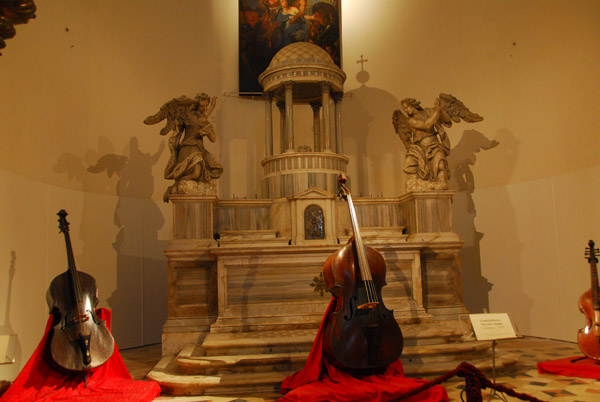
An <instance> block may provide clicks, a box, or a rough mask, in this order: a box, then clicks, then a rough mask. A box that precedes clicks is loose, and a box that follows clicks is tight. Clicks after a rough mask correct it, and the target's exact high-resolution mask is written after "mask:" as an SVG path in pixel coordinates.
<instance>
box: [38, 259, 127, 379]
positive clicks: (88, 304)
mask: <svg viewBox="0 0 600 402" xmlns="http://www.w3.org/2000/svg"><path fill="white" fill-rule="evenodd" d="M77 275H78V279H79V283H80V284H81V296H82V301H83V306H84V308H83V309H82V310H83V311H82V314H80V309H79V308H78V306H77V303H76V302H75V296H74V294H73V286H72V279H71V272H70V271H66V272H63V273H62V274H60V275H58V276H57V277H56V278H54V280H53V281H52V283H51V284H50V287H49V288H48V292H47V293H46V301H47V302H48V307H49V308H50V313H51V314H52V315H53V317H54V320H53V323H52V325H53V326H52V332H51V340H50V356H51V358H52V360H53V361H54V362H55V363H56V364H58V365H59V366H60V367H62V368H64V369H66V370H69V371H86V370H91V369H93V368H96V367H98V366H100V365H102V364H103V363H105V362H106V361H107V360H108V359H109V358H110V357H111V356H112V353H113V351H114V344H115V341H114V339H113V336H112V334H111V333H110V331H109V329H108V327H107V326H106V322H105V321H104V320H101V319H99V318H98V316H97V315H96V312H95V311H94V308H95V307H96V306H97V305H98V290H97V289H98V288H97V287H96V280H95V279H94V278H93V277H92V276H91V275H89V274H86V273H85V272H80V271H77ZM82 342H87V347H86V346H85V345H82ZM86 349H87V351H86ZM88 353H89V355H88V356H85V355H86V354H88ZM88 359H89V362H88V361H87V360H88Z"/></svg>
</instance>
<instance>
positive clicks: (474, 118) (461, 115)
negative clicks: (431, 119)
mask: <svg viewBox="0 0 600 402" xmlns="http://www.w3.org/2000/svg"><path fill="white" fill-rule="evenodd" d="M439 100H440V106H441V109H442V112H441V113H440V119H439V121H440V122H441V123H442V124H443V125H444V126H446V127H452V122H455V123H460V122H461V120H464V121H466V122H467V123H476V122H478V121H481V120H483V117H481V116H480V115H478V114H477V113H473V112H471V111H470V110H469V109H468V108H467V107H466V106H465V105H464V103H462V102H461V101H459V100H458V99H456V98H455V97H454V96H452V95H449V94H440V96H439Z"/></svg>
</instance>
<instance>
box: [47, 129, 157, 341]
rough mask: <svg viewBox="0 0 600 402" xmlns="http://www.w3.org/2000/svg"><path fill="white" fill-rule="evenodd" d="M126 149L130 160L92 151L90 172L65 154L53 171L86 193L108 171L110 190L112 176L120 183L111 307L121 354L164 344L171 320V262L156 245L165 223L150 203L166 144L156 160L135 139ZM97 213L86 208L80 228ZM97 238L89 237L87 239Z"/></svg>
mask: <svg viewBox="0 0 600 402" xmlns="http://www.w3.org/2000/svg"><path fill="white" fill-rule="evenodd" d="M99 143H100V144H102V146H101V148H104V149H111V150H113V149H114V147H113V146H112V144H110V142H109V141H108V140H107V139H105V138H102V139H100V140H99ZM128 148H129V149H128V154H127V155H119V154H117V153H114V152H110V153H104V154H102V153H101V152H94V151H88V153H93V154H95V155H99V156H98V157H96V158H93V157H89V156H88V158H86V159H96V160H97V162H96V163H95V164H94V165H92V166H89V167H87V169H86V168H85V166H84V162H83V159H82V158H80V157H78V156H75V155H72V154H63V155H61V156H60V158H59V161H58V163H57V165H56V166H55V168H54V170H55V171H57V172H60V173H66V174H67V175H68V177H69V178H70V179H77V180H79V181H81V182H82V183H83V184H84V186H83V189H84V191H86V190H88V191H89V189H90V187H92V186H95V187H98V185H97V183H95V182H97V181H99V180H100V179H99V178H92V177H90V173H92V174H100V173H102V172H105V173H106V177H107V180H106V182H107V183H105V184H109V185H114V180H112V181H111V180H110V179H111V178H112V177H113V176H115V177H116V179H117V181H116V194H117V196H118V201H117V205H116V207H115V211H114V215H113V222H114V224H115V226H117V228H118V230H119V231H118V233H117V236H116V239H115V241H114V243H112V246H113V248H114V249H115V251H116V264H117V266H116V275H117V285H116V290H115V291H114V292H113V293H112V295H111V296H110V297H109V298H108V304H109V306H110V308H111V310H112V312H113V314H112V319H111V321H112V324H111V325H112V328H111V330H112V332H113V335H114V336H115V340H116V341H117V344H118V345H119V347H120V348H121V349H124V348H128V347H135V346H142V345H147V344H152V343H158V342H160V339H161V334H162V324H163V323H164V321H165V319H166V316H167V263H166V258H165V256H164V255H163V253H162V250H163V249H164V248H165V245H166V244H165V241H160V240H158V230H159V229H160V228H161V227H162V226H163V224H164V218H163V216H162V214H161V212H160V210H159V208H158V206H157V205H156V203H155V202H154V200H153V199H152V194H153V192H154V179H153V177H152V166H153V165H155V164H156V163H157V162H158V160H159V157H160V155H161V154H162V152H163V151H164V142H162V143H161V147H160V149H159V150H158V151H157V152H156V153H154V154H153V155H152V154H147V153H144V152H142V151H141V150H140V149H139V144H138V139H137V138H136V137H132V138H131V139H130V141H129V147H128ZM86 212H87V213H86ZM94 213H95V212H94V211H86V208H85V205H84V214H83V220H84V223H82V226H85V227H88V228H89V226H91V225H90V223H87V224H86V223H85V221H88V222H92V220H93V219H95V217H93V215H94ZM86 238H88V237H86ZM93 238H94V236H93V235H90V237H89V239H93ZM111 268H112V267H109V268H108V269H111Z"/></svg>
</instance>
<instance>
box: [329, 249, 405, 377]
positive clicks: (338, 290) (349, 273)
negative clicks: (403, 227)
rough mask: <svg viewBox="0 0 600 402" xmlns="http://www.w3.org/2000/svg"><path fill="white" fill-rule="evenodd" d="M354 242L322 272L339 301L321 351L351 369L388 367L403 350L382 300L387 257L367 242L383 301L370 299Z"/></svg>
mask: <svg viewBox="0 0 600 402" xmlns="http://www.w3.org/2000/svg"><path fill="white" fill-rule="evenodd" d="M355 247H356V246H355V243H354V241H352V240H351V241H350V242H349V243H348V244H346V246H344V247H343V248H342V249H341V250H339V251H338V252H336V253H335V254H333V255H332V256H330V257H329V258H328V260H327V261H326V263H325V265H324V267H323V275H324V277H325V283H326V286H327V289H328V290H329V291H330V292H331V293H332V295H333V296H334V298H335V304H334V307H333V309H332V311H331V312H330V315H329V316H328V317H327V325H326V327H325V331H324V336H323V352H324V354H325V356H326V358H327V359H328V360H329V361H330V362H331V363H332V364H334V365H335V366H338V367H340V368H343V369H350V370H365V369H367V370H371V369H377V368H385V367H387V366H388V365H389V364H391V363H393V362H394V361H396V360H397V359H398V358H399V357H400V355H401V354H402V349H403V346H404V341H403V337H402V331H401V330H400V327H399V326H398V323H397V322H396V320H395V318H394V314H393V312H392V311H391V310H388V309H387V308H386V307H385V305H384V304H383V301H382V298H381V288H382V287H383V286H384V285H385V284H386V282H385V274H386V266H385V261H384V259H383V257H382V256H381V254H380V253H379V252H378V251H377V250H375V249H373V248H371V247H368V246H365V247H364V248H365V254H366V257H367V259H368V261H369V267H370V268H371V274H372V279H373V282H374V284H375V290H376V293H377V297H378V300H379V304H378V305H377V306H375V307H372V308H358V306H362V305H364V304H365V303H367V296H366V293H367V291H366V289H365V286H364V282H363V281H362V278H361V275H360V269H359V268H358V259H357V255H356V250H355Z"/></svg>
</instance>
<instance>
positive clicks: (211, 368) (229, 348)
mask: <svg viewBox="0 0 600 402" xmlns="http://www.w3.org/2000/svg"><path fill="white" fill-rule="evenodd" d="M402 330H403V334H404V339H405V347H404V350H403V353H402V363H403V365H404V370H405V374H406V376H407V377H415V378H427V377H429V378H433V377H435V376H436V375H439V374H442V373H445V372H448V371H450V370H452V369H454V368H456V366H457V365H458V364H459V363H460V362H462V361H467V362H469V363H471V364H473V365H475V366H476V367H478V368H480V369H481V370H488V369H491V367H492V356H491V349H490V345H491V343H490V342H474V341H471V342H462V341H460V337H459V335H458V334H457V333H456V331H454V330H452V329H449V328H439V327H437V326H436V325H434V324H425V325H424V324H420V325H418V326H417V325H414V326H410V325H409V326H403V327H402ZM315 335H316V329H312V330H307V329H303V330H290V331H259V332H254V333H243V334H242V333H216V334H213V333H211V334H209V335H208V336H207V338H206V339H205V341H204V343H203V344H202V345H198V344H192V345H188V346H186V347H184V348H183V349H182V350H181V352H180V353H179V355H178V356H176V357H172V356H171V357H165V358H163V359H162V360H161V361H160V362H159V363H158V364H157V365H156V367H154V369H153V370H152V371H151V372H150V373H149V374H148V378H150V379H152V380H155V381H157V382H158V383H159V384H160V385H161V387H162V389H163V392H164V393H167V394H173V395H215V396H218V395H227V396H237V395H261V396H269V395H276V394H278V393H279V386H280V384H281V381H282V380H283V379H284V378H286V377H288V376H289V375H291V374H292V373H294V372H296V371H298V370H300V369H301V368H302V367H304V364H305V362H306V359H307V358H308V354H309V351H310V349H311V347H312V344H313V341H314V338H315ZM495 360H496V368H498V369H499V368H502V367H504V366H507V365H511V364H514V363H516V358H515V357H512V356H508V355H497V356H496V359H495Z"/></svg>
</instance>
